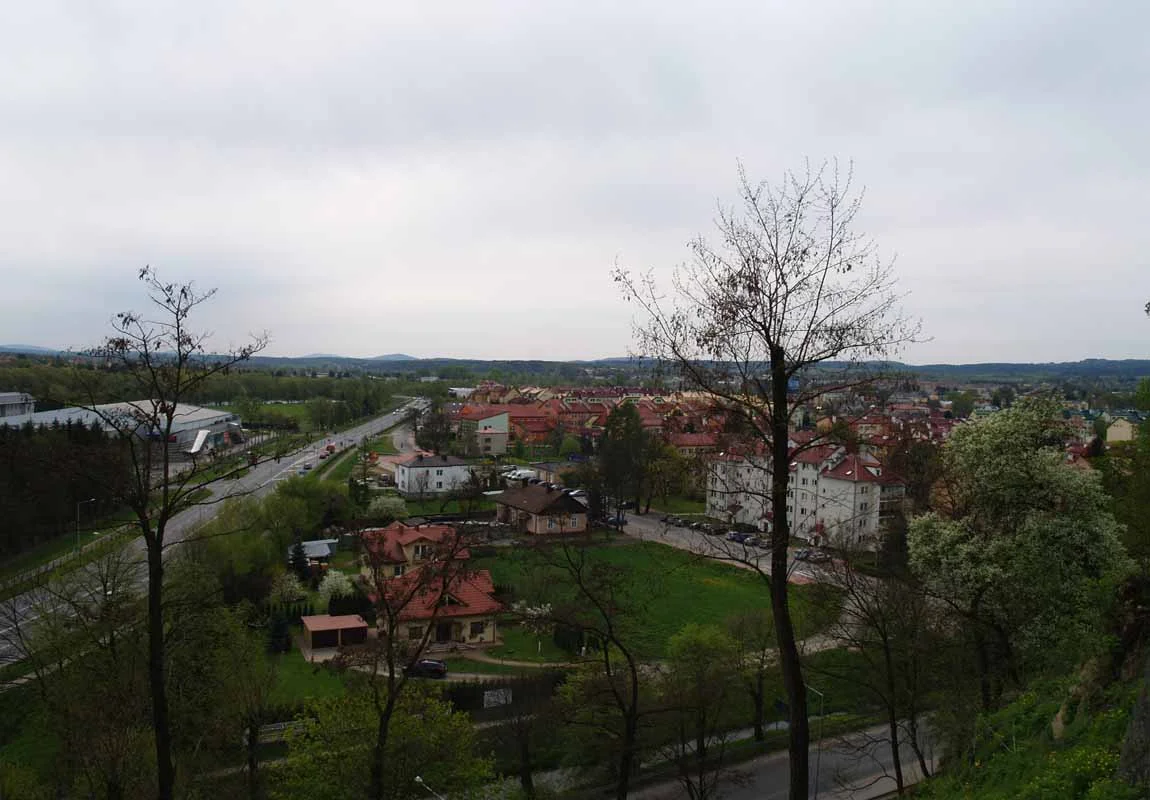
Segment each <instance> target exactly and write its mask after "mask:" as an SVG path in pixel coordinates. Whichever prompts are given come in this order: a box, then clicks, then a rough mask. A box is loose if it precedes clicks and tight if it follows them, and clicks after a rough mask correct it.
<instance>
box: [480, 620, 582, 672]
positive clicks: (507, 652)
mask: <svg viewBox="0 0 1150 800" xmlns="http://www.w3.org/2000/svg"><path fill="white" fill-rule="evenodd" d="M499 638H500V639H502V640H503V644H501V645H498V646H496V647H490V648H488V649H487V654H488V655H490V656H493V657H495V658H506V659H508V660H510V661H531V662H534V663H536V664H546V663H549V662H555V661H569V660H570V659H571V657H570V656H569V655H567V654H566V653H564V652H563V651H562V650H560V649H559V648H558V647H556V646H555V643H554V642H553V641H552V640H551V637H550V636H544V637H543V638H542V640H541V641H540V640H538V639H536V637H535V634H533V633H531V632H530V631H527V630H524V629H523V628H521V627H520V626H518V625H509V624H506V623H500V625H499ZM540 644H542V650H540Z"/></svg>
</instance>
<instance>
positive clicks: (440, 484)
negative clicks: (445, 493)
mask: <svg viewBox="0 0 1150 800" xmlns="http://www.w3.org/2000/svg"><path fill="white" fill-rule="evenodd" d="M435 488H436V489H442V488H443V481H436V482H435Z"/></svg>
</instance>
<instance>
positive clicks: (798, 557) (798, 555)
mask: <svg viewBox="0 0 1150 800" xmlns="http://www.w3.org/2000/svg"><path fill="white" fill-rule="evenodd" d="M810 557H811V551H810V550H809V549H808V548H806V547H800V548H799V549H798V550H796V551H795V561H806V560H807V559H808V558H810Z"/></svg>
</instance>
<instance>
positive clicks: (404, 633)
mask: <svg viewBox="0 0 1150 800" xmlns="http://www.w3.org/2000/svg"><path fill="white" fill-rule="evenodd" d="M361 536H362V540H363V547H364V560H365V562H366V563H367V565H369V566H366V567H365V572H366V573H367V577H368V578H369V581H368V582H369V586H370V587H371V591H372V593H373V594H374V593H375V592H378V591H380V590H381V589H382V591H383V592H384V593H385V597H387V598H390V599H391V600H392V601H393V602H394V603H395V604H396V607H397V612H398V617H399V620H400V622H401V623H402V624H401V626H400V630H399V637H400V638H401V639H404V640H413V641H421V640H422V639H423V637H424V635H425V634H426V635H428V636H429V639H428V641H429V642H431V643H432V644H442V645H448V644H492V643H494V642H495V641H496V640H497V634H498V631H497V628H496V615H497V614H499V613H500V612H501V611H502V610H503V606H502V604H501V603H499V601H497V600H496V599H495V597H494V594H495V588H494V585H493V584H492V580H491V573H490V572H488V571H487V570H483V569H481V570H473V569H469V568H467V567H466V565H465V563H464V562H466V561H468V560H470V558H471V553H470V552H469V551H468V550H467V548H466V547H464V546H463V542H462V541H461V539H460V538H459V533H458V532H457V531H456V529H455V528H453V527H451V526H450V525H404V524H403V523H402V522H394V523H392V524H391V525H388V526H387V527H385V528H371V529H368V530H365V531H363V533H362V534H361ZM373 571H374V574H372V573H373ZM444 583H446V589H444ZM378 599H379V598H378V596H375V597H373V601H376V600H378ZM399 606H402V607H399ZM428 626H431V628H432V630H431V631H430V632H429V631H428V630H427V629H428Z"/></svg>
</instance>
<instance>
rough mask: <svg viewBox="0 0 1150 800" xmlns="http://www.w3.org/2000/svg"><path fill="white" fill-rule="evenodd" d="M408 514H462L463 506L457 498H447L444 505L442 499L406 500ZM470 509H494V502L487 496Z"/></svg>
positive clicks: (477, 510) (414, 515)
mask: <svg viewBox="0 0 1150 800" xmlns="http://www.w3.org/2000/svg"><path fill="white" fill-rule="evenodd" d="M405 503H406V505H407V513H408V516H412V517H425V516H427V515H429V514H462V513H463V508H462V507H461V506H460V505H459V501H458V500H448V501H447V503H446V505H445V504H444V502H443V501H442V500H435V499H430V500H411V499H409V500H406V501H405ZM471 510H472V511H475V512H479V511H494V510H495V502H494V501H492V500H490V499H489V498H484V499H482V500H480V501H478V502H476V503H473V504H472V505H471Z"/></svg>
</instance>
